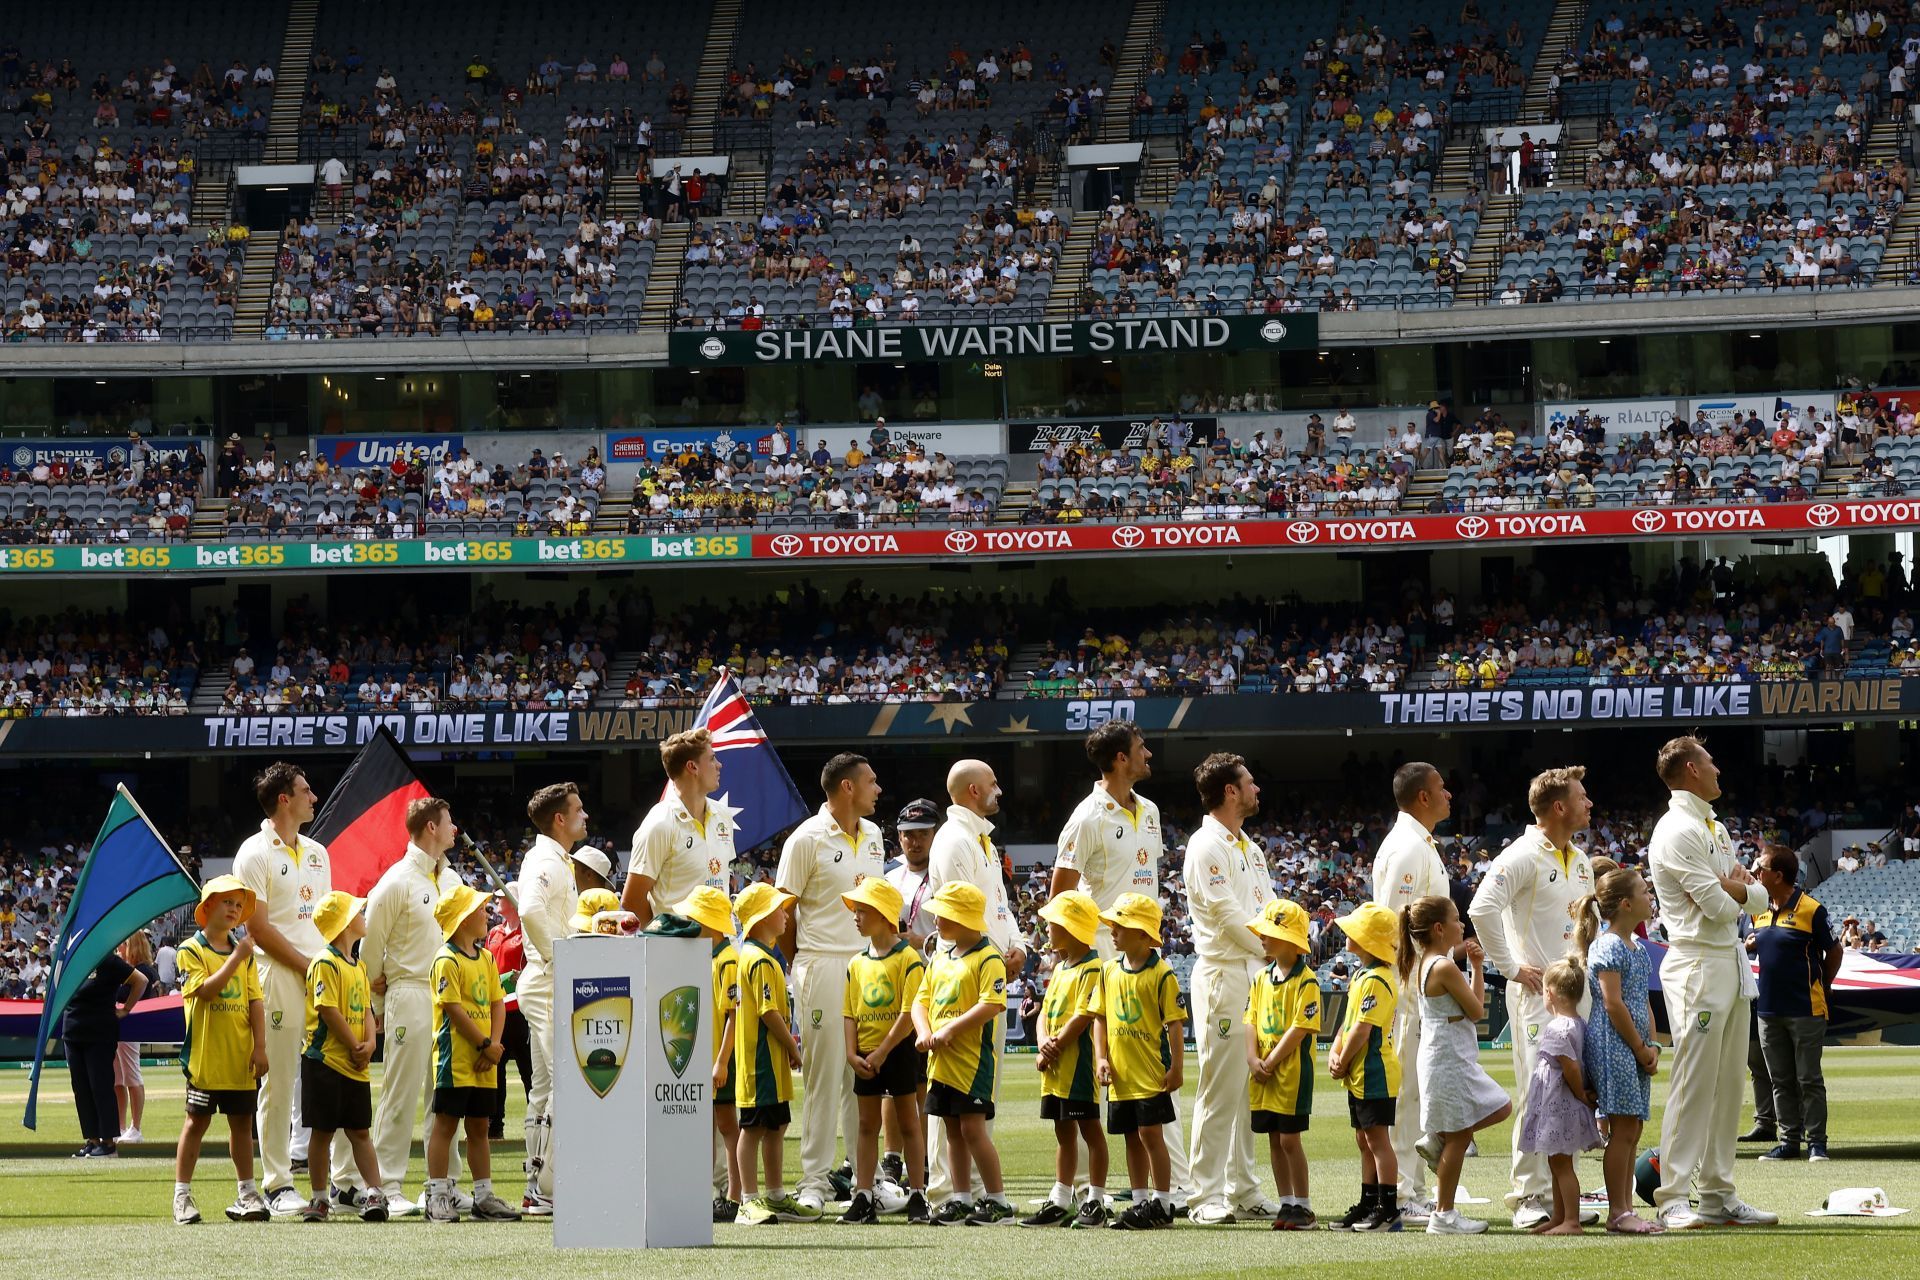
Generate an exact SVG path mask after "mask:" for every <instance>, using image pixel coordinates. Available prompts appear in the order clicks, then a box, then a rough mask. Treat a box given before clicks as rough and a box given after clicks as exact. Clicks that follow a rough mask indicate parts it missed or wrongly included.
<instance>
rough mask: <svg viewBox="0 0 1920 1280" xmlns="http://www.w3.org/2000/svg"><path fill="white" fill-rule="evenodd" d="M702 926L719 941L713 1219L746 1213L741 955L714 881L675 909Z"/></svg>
mask: <svg viewBox="0 0 1920 1280" xmlns="http://www.w3.org/2000/svg"><path fill="white" fill-rule="evenodd" d="M668 910H670V911H672V912H673V913H674V914H675V915H677V916H685V917H686V918H687V919H689V920H691V921H693V922H694V923H695V924H697V925H699V926H700V936H701V937H702V938H704V939H706V940H707V941H708V942H709V943H711V944H712V945H713V1141H714V1160H713V1220H714V1221H715V1222H732V1221H734V1220H736V1219H737V1218H739V1216H740V1194H741V1192H740V1155H739V1152H738V1151H737V1150H736V1148H737V1147H738V1146H739V1143H740V1113H739V1112H738V1110H737V1109H736V1108H735V1106H734V1092H733V1038H734V1018H735V1016H736V1014H737V1013H738V1011H739V1008H740V953H739V952H737V951H735V950H734V949H733V940H732V934H733V904H732V903H730V902H728V901H727V895H726V894H724V893H722V892H720V891H719V890H718V889H716V888H714V887H713V886H712V885H710V884H703V885H700V886H699V887H698V888H696V889H694V891H693V892H692V893H689V894H688V895H687V896H686V897H684V898H682V899H681V900H680V901H678V902H676V903H674V904H673V906H671V907H669V908H668Z"/></svg>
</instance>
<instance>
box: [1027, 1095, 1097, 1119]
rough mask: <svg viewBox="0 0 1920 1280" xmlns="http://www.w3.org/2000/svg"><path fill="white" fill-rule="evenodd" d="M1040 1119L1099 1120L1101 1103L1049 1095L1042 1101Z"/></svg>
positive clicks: (1095, 1100) (1090, 1099)
mask: <svg viewBox="0 0 1920 1280" xmlns="http://www.w3.org/2000/svg"><path fill="white" fill-rule="evenodd" d="M1040 1118H1041V1119H1042V1120H1098V1119H1099V1118H1100V1103H1099V1101H1098V1100H1097V1099H1094V1098H1088V1099H1087V1100H1085V1101H1084V1102H1083V1101H1081V1100H1080V1099H1078V1098H1056V1097H1054V1096H1053V1095H1052V1094H1047V1095H1045V1096H1044V1097H1042V1098H1041V1099H1040Z"/></svg>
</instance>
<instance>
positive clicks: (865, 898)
mask: <svg viewBox="0 0 1920 1280" xmlns="http://www.w3.org/2000/svg"><path fill="white" fill-rule="evenodd" d="M840 901H841V902H843V903H845V904H846V907H847V910H849V911H851V910H853V909H854V908H855V907H872V908H873V909H874V910H875V911H878V912H879V913H880V914H881V915H883V916H885V917H886V918H887V919H888V920H889V921H891V922H892V923H893V924H894V926H895V927H896V928H897V927H898V926H899V924H900V909H901V908H902V907H903V906H905V905H906V903H905V901H904V900H903V899H902V898H901V897H900V891H899V890H898V889H896V888H894V887H893V882H892V881H891V880H888V879H887V878H886V877H885V876H868V877H867V878H866V879H864V880H862V881H861V882H860V883H859V884H857V885H855V886H853V892H852V893H843V894H841V895H840Z"/></svg>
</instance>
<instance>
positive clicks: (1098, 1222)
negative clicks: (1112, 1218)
mask: <svg viewBox="0 0 1920 1280" xmlns="http://www.w3.org/2000/svg"><path fill="white" fill-rule="evenodd" d="M1067 1225H1069V1226H1072V1227H1104V1226H1106V1225H1107V1206H1106V1205H1104V1204H1102V1203H1101V1202H1100V1200H1099V1198H1098V1197H1096V1196H1088V1197H1087V1198H1086V1199H1085V1200H1083V1201H1081V1202H1080V1208H1079V1211H1078V1212H1076V1213H1075V1214H1074V1215H1073V1221H1072V1222H1070V1223H1069V1224H1067Z"/></svg>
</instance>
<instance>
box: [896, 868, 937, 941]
mask: <svg viewBox="0 0 1920 1280" xmlns="http://www.w3.org/2000/svg"><path fill="white" fill-rule="evenodd" d="M932 870H933V868H932V865H931V864H929V865H928V867H927V868H926V869H925V870H922V871H915V870H914V869H913V868H912V867H910V866H908V865H907V860H906V859H905V858H902V859H901V860H900V861H898V862H896V863H894V864H893V865H892V866H890V867H888V868H887V883H888V884H891V885H892V886H893V887H894V888H896V889H898V890H899V891H900V928H901V930H902V931H904V932H906V933H909V934H911V935H913V937H915V938H924V937H926V936H927V935H928V934H930V933H935V932H937V931H938V927H939V921H937V920H935V919H934V918H933V915H932V914H931V913H930V912H929V911H928V910H927V903H928V902H929V901H931V900H932V898H933V889H934V886H933V878H932ZM930 949H931V948H923V949H922V952H921V954H923V955H924V954H925V953H926V951H927V950H930Z"/></svg>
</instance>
